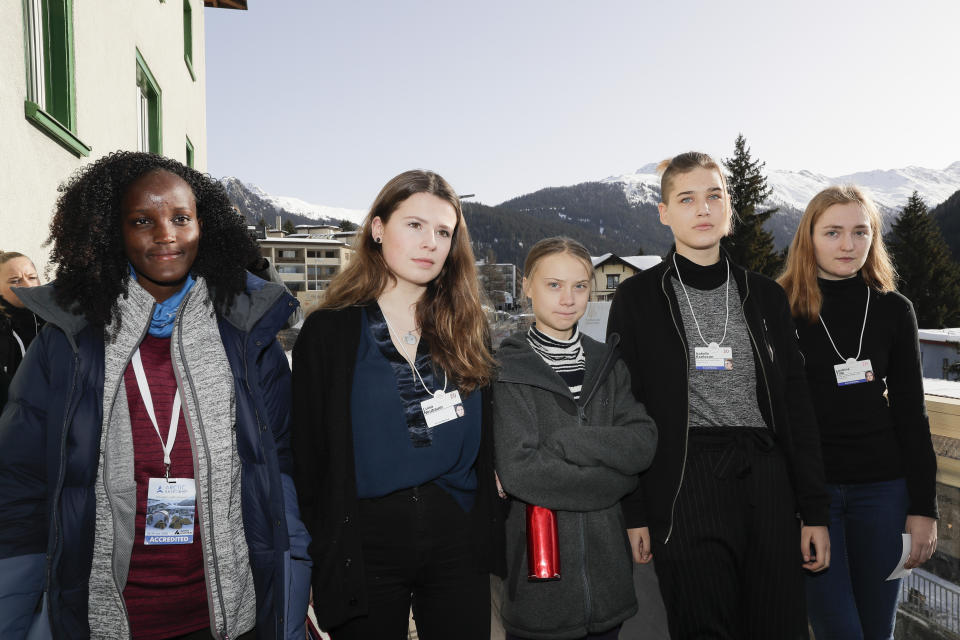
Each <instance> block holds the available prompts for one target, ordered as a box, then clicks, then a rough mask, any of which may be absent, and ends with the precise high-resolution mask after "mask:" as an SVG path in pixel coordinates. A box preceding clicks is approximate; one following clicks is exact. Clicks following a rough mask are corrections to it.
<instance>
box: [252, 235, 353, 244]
mask: <svg viewBox="0 0 960 640" xmlns="http://www.w3.org/2000/svg"><path fill="white" fill-rule="evenodd" d="M260 242H281V243H286V244H334V245H337V246H342V245H343V244H344V243H343V242H340V241H339V240H332V239H330V238H310V237H300V238H293V237H286V238H261V239H260Z"/></svg>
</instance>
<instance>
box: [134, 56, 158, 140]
mask: <svg viewBox="0 0 960 640" xmlns="http://www.w3.org/2000/svg"><path fill="white" fill-rule="evenodd" d="M141 77H142V78H143V80H144V82H145V84H146V85H147V88H148V89H149V90H150V92H151V93H152V94H153V96H152V99H153V102H152V103H151V96H150V95H144V94H143V92H142V89H141V87H140V82H139V80H140V78H141ZM136 80H137V82H136V87H137V100H138V105H137V125H138V127H139V126H140V124H141V119H140V105H139V101H140V99H141V96H144V97H146V99H147V103H148V113H147V134H148V140H147V147H148V148H147V149H141V151H147V152H149V153H155V154H157V155H162V154H163V90H162V89H161V88H160V85H159V83H157V79H156V78H155V77H154V76H153V73H152V72H151V71H150V65H148V64H147V61H146V60H145V59H144V57H143V54H142V53H140V48H139V47H137V48H136ZM151 120H152V121H154V122H152V123H151ZM151 124H155V125H156V126H155V127H152V128H151V126H150V125H151ZM139 147H140V131H139V130H138V131H137V148H139Z"/></svg>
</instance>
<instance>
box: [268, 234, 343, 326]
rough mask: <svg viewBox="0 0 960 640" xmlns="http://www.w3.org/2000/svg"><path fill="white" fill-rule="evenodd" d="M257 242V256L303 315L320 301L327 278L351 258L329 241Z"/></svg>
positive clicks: (327, 239)
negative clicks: (269, 266) (265, 261)
mask: <svg viewBox="0 0 960 640" xmlns="http://www.w3.org/2000/svg"><path fill="white" fill-rule="evenodd" d="M258 242H259V243H260V252H261V254H262V255H263V256H264V257H265V258H267V259H268V260H269V261H270V264H272V265H273V266H274V268H275V269H276V270H277V273H279V274H280V279H281V280H283V283H284V284H285V285H287V288H288V289H290V291H291V292H292V293H293V294H294V295H295V296H297V299H298V300H299V301H300V305H301V306H302V307H303V309H304V310H307V311H309V310H310V309H311V308H312V307H315V306H316V305H318V304H319V303H320V302H321V301H322V300H323V295H324V291H325V290H326V288H327V286H328V285H329V284H330V280H331V278H333V276H335V275H337V274H338V273H340V270H341V269H343V267H345V266H346V265H347V264H348V263H349V262H350V257H351V256H352V254H353V249H351V248H350V247H349V246H348V245H347V244H345V243H344V242H341V241H339V240H333V239H331V238H310V237H296V238H295V237H286V238H272V237H268V238H264V239H261V240H258Z"/></svg>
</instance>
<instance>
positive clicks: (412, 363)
mask: <svg viewBox="0 0 960 640" xmlns="http://www.w3.org/2000/svg"><path fill="white" fill-rule="evenodd" d="M383 321H384V322H385V323H386V324H387V329H388V330H389V331H390V333H391V334H393V335H394V336H395V337H396V338H397V342H398V343H399V344H400V348H401V349H402V350H403V357H404V358H405V359H406V361H407V363H408V364H409V365H410V368H411V369H413V372H414V373H415V374H417V378H419V379H420V385H421V386H422V387H423V390H424V391H426V392H427V393H429V394H430V395H432V396H434V397H436V396H438V395H441V394H443V393H446V392H447V372H446V371H444V372H443V391H439V390H438V391H430V389H428V388H427V383H426V382H424V381H423V376H421V375H420V371H419V370H418V369H417V364H416V359H411V358H410V354H409V353H407V348H406V347H405V346H403V340H402V339H401V338H400V336H399V335H397V332H396V331H394V330H393V327H391V326H390V321H389V320H387V314H385V313H384V314H383ZM414 355H416V354H414Z"/></svg>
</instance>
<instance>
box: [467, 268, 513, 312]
mask: <svg viewBox="0 0 960 640" xmlns="http://www.w3.org/2000/svg"><path fill="white" fill-rule="evenodd" d="M477 279H478V280H479V283H480V290H481V291H482V292H483V293H484V295H486V297H487V302H489V304H490V305H492V307H493V308H494V309H496V310H497V311H512V310H514V309H515V308H516V306H517V305H518V304H520V302H521V301H520V300H518V299H517V290H518V289H519V287H520V285H519V283H518V282H517V267H516V265H513V264H510V263H498V264H487V262H486V260H479V261H477Z"/></svg>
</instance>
